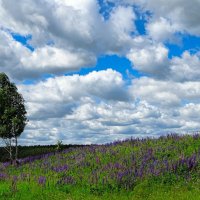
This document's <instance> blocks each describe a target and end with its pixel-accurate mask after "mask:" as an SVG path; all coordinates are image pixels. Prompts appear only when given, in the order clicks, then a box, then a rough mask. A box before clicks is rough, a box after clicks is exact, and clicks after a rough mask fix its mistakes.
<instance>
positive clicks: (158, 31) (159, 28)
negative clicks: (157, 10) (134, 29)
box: [146, 17, 176, 42]
mask: <svg viewBox="0 0 200 200" xmlns="http://www.w3.org/2000/svg"><path fill="white" fill-rule="evenodd" d="M146 29H147V32H148V34H149V36H150V37H151V38H153V40H155V41H158V42H159V41H160V42H162V41H166V40H167V41H172V39H173V34H174V33H175V32H176V29H175V28H174V27H173V26H172V25H171V24H170V22H169V21H168V20H167V19H166V18H163V17H160V18H159V19H158V20H154V21H153V22H150V23H148V24H147V27H146Z"/></svg>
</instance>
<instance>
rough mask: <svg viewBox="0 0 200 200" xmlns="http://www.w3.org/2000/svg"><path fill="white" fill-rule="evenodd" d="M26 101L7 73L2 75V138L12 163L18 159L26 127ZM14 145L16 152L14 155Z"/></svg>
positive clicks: (0, 135) (0, 103) (0, 116)
mask: <svg viewBox="0 0 200 200" xmlns="http://www.w3.org/2000/svg"><path fill="white" fill-rule="evenodd" d="M26 122H27V118H26V109H25V105H24V99H23V97H22V95H21V94H19V93H18V90H17V87H16V85H15V84H14V83H11V82H10V80H9V78H8V76H7V75H6V74H5V73H0V138H2V139H3V141H4V143H5V144H6V147H5V149H6V151H7V152H8V153H9V159H10V161H11V162H13V160H15V162H17V159H18V137H19V136H20V135H21V133H22V132H23V131H24V128H25V126H26ZM13 143H14V146H15V152H14V153H13V148H12V146H13Z"/></svg>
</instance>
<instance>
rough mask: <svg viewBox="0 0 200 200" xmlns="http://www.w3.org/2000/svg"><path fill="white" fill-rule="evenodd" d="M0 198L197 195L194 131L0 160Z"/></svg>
mask: <svg viewBox="0 0 200 200" xmlns="http://www.w3.org/2000/svg"><path fill="white" fill-rule="evenodd" d="M0 199H1V200H3V199H5V200H9V199H17V200H28V199H30V200H31V199H37V200H40V199H52V200H53V199H55V200H67V199H69V200H79V199H80V200H82V199H88V200H93V199H94V200H95V199H96V200H98V199H103V200H104V199H105V200H111V199H116V200H117V199H119V200H121V199H122V200H123V199H131V200H139V199H142V200H143V199H151V200H154V199H155V200H156V199H160V200H165V199H166V200H170V199H171V200H172V199H181V200H184V199H190V200H198V199H200V135H198V134H195V135H180V136H179V135H177V134H171V135H167V136H165V137H164V136H163V137H160V138H157V139H154V138H144V139H133V138H132V139H127V140H124V141H116V142H113V143H109V144H105V145H90V146H79V147H76V148H75V147H70V148H67V149H64V150H62V151H60V152H58V151H52V152H48V153H44V154H40V155H34V156H33V155H32V156H28V157H25V158H21V159H20V164H19V165H18V166H12V165H10V163H9V162H2V163H0Z"/></svg>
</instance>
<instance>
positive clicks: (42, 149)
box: [0, 144, 85, 162]
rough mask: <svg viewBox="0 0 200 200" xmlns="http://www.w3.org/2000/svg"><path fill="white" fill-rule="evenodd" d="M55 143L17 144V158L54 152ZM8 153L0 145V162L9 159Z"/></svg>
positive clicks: (64, 147)
mask: <svg viewBox="0 0 200 200" xmlns="http://www.w3.org/2000/svg"><path fill="white" fill-rule="evenodd" d="M83 146H85V145H72V144H69V145H62V149H67V148H70V147H73V148H76V147H83ZM56 147H57V145H45V146H42V145H37V146H19V158H25V157H29V156H36V155H41V154H45V153H50V152H55V151H56ZM8 158H9V155H8V153H7V151H6V150H5V149H4V148H3V147H0V162H6V161H9V159H8Z"/></svg>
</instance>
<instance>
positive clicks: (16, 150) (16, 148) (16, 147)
mask: <svg viewBox="0 0 200 200" xmlns="http://www.w3.org/2000/svg"><path fill="white" fill-rule="evenodd" d="M17 159H18V141H17V137H16V136H15V162H16V161H17Z"/></svg>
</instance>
